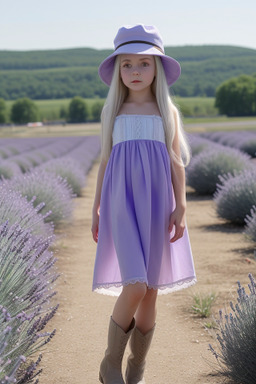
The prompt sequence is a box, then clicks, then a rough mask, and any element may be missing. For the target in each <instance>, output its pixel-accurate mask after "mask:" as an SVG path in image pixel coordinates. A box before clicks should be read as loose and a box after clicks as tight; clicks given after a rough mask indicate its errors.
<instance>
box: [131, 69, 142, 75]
mask: <svg viewBox="0 0 256 384" xmlns="http://www.w3.org/2000/svg"><path fill="white" fill-rule="evenodd" d="M132 73H133V74H134V75H138V74H139V73H140V72H139V69H138V67H134V68H133V71H132Z"/></svg>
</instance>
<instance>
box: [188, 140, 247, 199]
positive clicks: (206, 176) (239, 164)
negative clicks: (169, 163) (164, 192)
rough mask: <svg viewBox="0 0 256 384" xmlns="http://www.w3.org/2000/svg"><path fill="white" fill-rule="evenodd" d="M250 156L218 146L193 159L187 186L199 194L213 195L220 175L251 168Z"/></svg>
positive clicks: (189, 167)
mask: <svg viewBox="0 0 256 384" xmlns="http://www.w3.org/2000/svg"><path fill="white" fill-rule="evenodd" d="M249 159H250V158H249V156H248V155H246V154H243V153H241V152H240V151H238V150H236V149H233V148H225V147H223V146H217V147H215V148H214V149H211V150H205V151H203V152H201V153H199V154H198V155H197V156H195V157H194V158H192V160H191V163H190V165H189V166H188V168H187V184H188V185H190V186H191V187H192V188H194V189H195V190H196V192H197V193H199V194H213V193H214V192H215V190H216V186H217V184H218V182H219V175H224V174H226V173H231V174H233V173H234V172H235V171H236V172H238V171H242V170H244V169H248V168H251V167H252V166H251V163H250V161H249Z"/></svg>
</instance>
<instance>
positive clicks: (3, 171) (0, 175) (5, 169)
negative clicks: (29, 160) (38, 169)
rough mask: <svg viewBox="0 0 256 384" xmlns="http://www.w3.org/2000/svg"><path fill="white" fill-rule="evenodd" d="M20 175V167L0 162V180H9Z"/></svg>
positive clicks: (11, 163) (13, 163) (7, 162)
mask: <svg viewBox="0 0 256 384" xmlns="http://www.w3.org/2000/svg"><path fill="white" fill-rule="evenodd" d="M20 173H21V170H20V167H19V166H18V165H17V164H16V163H15V162H12V161H8V160H5V161H2V162H0V179H11V178H12V177H14V176H15V175H18V174H20Z"/></svg>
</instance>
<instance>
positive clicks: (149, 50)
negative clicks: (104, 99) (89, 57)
mask: <svg viewBox="0 0 256 384" xmlns="http://www.w3.org/2000/svg"><path fill="white" fill-rule="evenodd" d="M123 54H136V55H143V54H144V55H154V56H159V57H160V58H161V60H162V64H163V68H164V71H165V76H166V81H167V84H168V86H171V85H172V84H174V83H175V81H177V80H178V78H179V76H180V72H181V68H180V64H179V63H178V61H176V60H175V59H173V58H172V57H170V56H166V55H165V54H164V53H162V52H161V51H160V50H159V49H157V48H155V47H154V46H149V45H148V44H139V43H136V44H126V45H123V46H122V47H120V48H118V49H117V50H116V51H115V52H113V53H112V54H111V55H110V56H108V57H107V58H106V59H105V60H104V61H103V62H102V63H101V64H100V66H99V71H98V72H99V76H100V78H101V80H102V81H103V82H104V83H105V84H107V85H108V86H109V85H110V84H111V80H112V76H113V72H114V65H115V59H116V56H117V55H123Z"/></svg>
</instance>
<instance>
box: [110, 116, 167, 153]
mask: <svg viewBox="0 0 256 384" xmlns="http://www.w3.org/2000/svg"><path fill="white" fill-rule="evenodd" d="M112 138H113V146H114V145H115V144H118V143H121V142H122V141H128V140H156V141H161V142H162V143H165V134H164V127H163V121H162V118H161V117H160V116H156V115H119V116H117V117H116V120H115V124H114V129H113V133H112Z"/></svg>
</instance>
